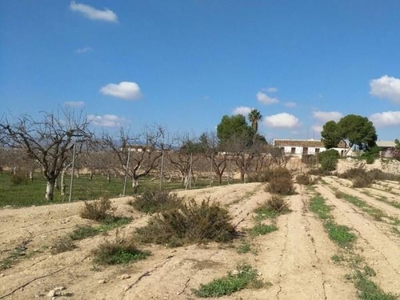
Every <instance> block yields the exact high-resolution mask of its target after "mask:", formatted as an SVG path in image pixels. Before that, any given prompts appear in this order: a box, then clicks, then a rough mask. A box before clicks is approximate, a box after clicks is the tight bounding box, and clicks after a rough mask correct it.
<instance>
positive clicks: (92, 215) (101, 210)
mask: <svg viewBox="0 0 400 300" xmlns="http://www.w3.org/2000/svg"><path fill="white" fill-rule="evenodd" d="M84 203H85V206H84V207H83V208H82V210H81V213H80V216H81V217H82V218H84V219H89V220H94V221H101V220H105V219H107V218H110V216H112V211H113V209H112V207H111V201H110V199H109V198H108V197H101V198H100V200H95V201H92V202H86V201H85V202H84Z"/></svg>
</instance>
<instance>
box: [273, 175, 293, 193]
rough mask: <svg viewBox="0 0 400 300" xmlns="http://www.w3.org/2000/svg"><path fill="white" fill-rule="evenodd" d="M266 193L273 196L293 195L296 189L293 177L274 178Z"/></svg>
mask: <svg viewBox="0 0 400 300" xmlns="http://www.w3.org/2000/svg"><path fill="white" fill-rule="evenodd" d="M266 191H267V192H270V193H273V194H280V195H293V194H294V193H295V191H296V189H295V187H294V185H293V180H292V178H291V177H290V178H289V177H273V178H272V179H271V180H270V182H269V184H268V185H267V187H266Z"/></svg>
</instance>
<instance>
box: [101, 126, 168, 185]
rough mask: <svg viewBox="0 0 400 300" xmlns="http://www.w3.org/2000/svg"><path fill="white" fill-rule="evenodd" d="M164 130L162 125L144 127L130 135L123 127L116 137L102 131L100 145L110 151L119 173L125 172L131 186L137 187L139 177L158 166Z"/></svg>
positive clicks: (162, 147) (163, 146) (162, 146)
mask: <svg viewBox="0 0 400 300" xmlns="http://www.w3.org/2000/svg"><path fill="white" fill-rule="evenodd" d="M164 135H165V131H164V129H163V128H162V127H157V126H156V127H146V128H145V129H144V130H143V131H142V133H139V134H137V135H135V136H130V135H129V134H127V133H125V132H124V130H123V129H121V131H120V135H119V137H118V139H115V138H114V136H113V135H111V134H108V133H103V136H102V139H101V140H102V141H101V143H102V147H103V150H104V151H108V152H109V153H112V154H113V155H114V157H115V159H116V161H117V164H118V166H117V167H118V170H119V173H120V174H121V175H123V174H126V175H127V176H129V178H130V179H131V180H132V188H133V189H134V190H136V189H137V187H138V185H139V178H141V177H144V176H147V175H148V174H149V173H150V172H151V171H153V170H156V169H157V168H158V166H159V162H160V158H161V156H162V151H163V150H164V148H165V145H164V144H163V140H164Z"/></svg>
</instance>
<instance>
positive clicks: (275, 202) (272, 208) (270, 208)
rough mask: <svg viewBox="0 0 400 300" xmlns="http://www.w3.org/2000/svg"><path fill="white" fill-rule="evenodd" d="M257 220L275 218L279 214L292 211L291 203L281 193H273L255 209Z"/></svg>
mask: <svg viewBox="0 0 400 300" xmlns="http://www.w3.org/2000/svg"><path fill="white" fill-rule="evenodd" d="M254 212H255V213H256V214H257V217H256V219H257V220H264V219H266V218H275V217H277V216H279V215H282V214H285V213H288V212H290V208H289V203H288V202H287V201H286V200H285V199H284V198H282V197H281V196H279V195H272V197H271V198H270V199H268V200H267V201H266V202H265V203H263V204H262V205H260V206H259V207H257V208H256V209H255V211H254Z"/></svg>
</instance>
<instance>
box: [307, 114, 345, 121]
mask: <svg viewBox="0 0 400 300" xmlns="http://www.w3.org/2000/svg"><path fill="white" fill-rule="evenodd" d="M313 117H314V118H315V119H317V120H318V121H320V122H322V123H326V122H328V121H331V120H333V121H335V122H337V121H339V120H340V119H341V118H342V117H343V114H342V113H340V112H338V111H314V112H313Z"/></svg>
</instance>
